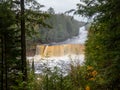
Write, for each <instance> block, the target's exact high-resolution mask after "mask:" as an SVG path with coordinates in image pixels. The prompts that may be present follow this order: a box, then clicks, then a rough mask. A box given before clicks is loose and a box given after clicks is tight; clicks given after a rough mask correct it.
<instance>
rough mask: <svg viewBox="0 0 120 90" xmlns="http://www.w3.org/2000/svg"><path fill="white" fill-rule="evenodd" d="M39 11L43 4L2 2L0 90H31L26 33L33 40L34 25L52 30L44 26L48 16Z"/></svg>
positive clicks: (0, 17)
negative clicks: (29, 88)
mask: <svg viewBox="0 0 120 90" xmlns="http://www.w3.org/2000/svg"><path fill="white" fill-rule="evenodd" d="M23 3H25V7H27V9H26V8H24V4H23ZM20 4H21V5H20ZM26 5H28V6H30V5H32V6H30V8H28V6H26ZM20 6H21V8H20ZM39 8H40V4H38V3H37V2H36V1H34V0H25V2H24V0H21V2H19V1H18V0H2V1H0V12H1V13H0V90H23V89H24V90H26V89H27V88H28V87H27V84H26V83H27V82H26V81H27V63H26V50H25V49H26V43H25V41H26V36H27V35H26V33H27V34H28V32H29V34H28V35H29V36H30V35H31V34H33V33H34V31H35V28H33V27H34V26H33V24H34V25H38V24H39V25H43V26H48V25H47V24H45V22H44V19H45V18H46V17H48V14H45V13H42V12H40V10H39ZM30 24H31V26H30ZM25 26H28V29H26V28H25Z"/></svg>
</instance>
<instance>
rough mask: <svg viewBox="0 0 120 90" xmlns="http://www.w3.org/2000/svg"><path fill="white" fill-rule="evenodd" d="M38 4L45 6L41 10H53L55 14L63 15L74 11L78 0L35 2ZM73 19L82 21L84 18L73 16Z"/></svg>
mask: <svg viewBox="0 0 120 90" xmlns="http://www.w3.org/2000/svg"><path fill="white" fill-rule="evenodd" d="M37 1H39V3H40V4H42V5H45V7H44V8H43V10H47V9H48V8H50V7H52V8H54V10H55V12H56V13H64V12H65V11H68V10H70V9H76V8H77V6H76V4H77V3H80V0H37ZM75 18H76V19H77V20H79V21H81V20H82V21H84V18H81V17H78V16H75Z"/></svg>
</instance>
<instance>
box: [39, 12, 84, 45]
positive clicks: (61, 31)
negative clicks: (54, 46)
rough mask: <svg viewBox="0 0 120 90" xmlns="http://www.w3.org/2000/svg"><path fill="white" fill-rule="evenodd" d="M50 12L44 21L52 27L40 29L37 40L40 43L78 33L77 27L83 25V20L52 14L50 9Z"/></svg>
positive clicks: (61, 39)
mask: <svg viewBox="0 0 120 90" xmlns="http://www.w3.org/2000/svg"><path fill="white" fill-rule="evenodd" d="M49 12H50V10H49ZM51 12H52V14H51V16H50V18H48V19H47V20H46V22H47V23H48V24H49V25H51V26H52V27H51V28H44V27H43V28H42V29H40V30H39V31H40V32H39V35H40V38H38V40H41V41H42V43H50V42H60V41H64V40H66V39H68V38H71V37H73V36H77V35H78V34H79V28H80V27H81V26H83V25H84V22H79V21H77V20H75V19H73V18H72V17H71V16H67V15H64V14H54V12H53V11H52V10H51Z"/></svg>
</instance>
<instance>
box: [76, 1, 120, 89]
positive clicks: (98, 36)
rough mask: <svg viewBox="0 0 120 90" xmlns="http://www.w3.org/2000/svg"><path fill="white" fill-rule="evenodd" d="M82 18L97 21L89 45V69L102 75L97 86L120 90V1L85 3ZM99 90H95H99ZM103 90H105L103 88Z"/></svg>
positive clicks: (87, 47)
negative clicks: (93, 69)
mask: <svg viewBox="0 0 120 90" xmlns="http://www.w3.org/2000/svg"><path fill="white" fill-rule="evenodd" d="M82 1H83V2H84V3H85V5H81V4H78V11H77V13H78V14H81V15H83V16H87V17H93V18H94V19H93V22H92V26H91V28H90V30H89V34H88V40H87V43H86V51H85V52H86V53H85V54H86V65H90V66H93V67H94V68H96V69H97V71H98V73H99V79H98V80H97V84H98V86H97V87H99V89H100V90H118V89H119V88H120V79H119V77H120V74H119V73H120V67H119V64H120V57H119V54H120V47H119V46H120V39H119V38H120V25H119V23H120V13H119V12H120V9H119V8H120V4H119V3H120V1H119V0H111V1H109V0H82ZM97 87H96V89H94V90H99V89H98V88H97ZM100 87H101V88H100Z"/></svg>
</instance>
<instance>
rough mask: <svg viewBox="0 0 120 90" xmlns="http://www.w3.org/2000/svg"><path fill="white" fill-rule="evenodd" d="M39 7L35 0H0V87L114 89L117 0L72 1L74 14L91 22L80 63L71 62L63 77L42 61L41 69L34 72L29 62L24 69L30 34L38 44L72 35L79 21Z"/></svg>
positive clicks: (118, 56)
mask: <svg viewBox="0 0 120 90" xmlns="http://www.w3.org/2000/svg"><path fill="white" fill-rule="evenodd" d="M81 2H82V3H84V4H81ZM42 7H44V6H43V5H41V4H40V3H38V2H37V0H0V90H119V89H120V65H119V64H120V25H119V24H120V9H119V8H120V0H80V3H76V8H77V10H73V12H74V14H76V15H81V16H83V17H86V18H88V21H87V23H89V24H90V25H91V26H90V28H89V30H88V37H87V38H88V40H87V41H86V43H85V61H84V64H83V65H79V64H77V65H74V63H71V64H70V71H69V72H68V74H67V75H66V76H64V75H63V74H62V71H61V70H60V69H59V68H58V67H54V71H50V70H49V68H46V66H45V70H44V74H42V75H38V74H35V73H34V64H32V67H31V68H30V67H29V62H28V61H27V60H26V49H27V43H28V42H29V40H30V39H31V38H32V39H33V40H37V39H38V40H37V41H38V42H40V43H49V42H58V41H63V40H65V38H68V37H69V38H70V37H72V36H74V35H77V32H78V31H77V30H78V26H79V24H80V25H81V22H78V21H76V20H73V19H71V17H70V16H66V15H64V14H60V15H59V14H58V15H56V14H55V13H54V12H51V11H50V10H49V11H50V12H49V11H48V12H44V11H41V8H42ZM61 18H62V19H61ZM57 19H59V22H58V21H57ZM63 19H64V20H63ZM62 21H63V22H64V23H61V22H62ZM56 24H57V25H56ZM62 24H63V26H62ZM64 25H65V26H64ZM75 28H76V29H75ZM63 30H64V31H65V32H64V34H63ZM53 32H54V36H55V38H53ZM36 37H37V38H36ZM60 37H62V38H60ZM28 45H29V44H28Z"/></svg>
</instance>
